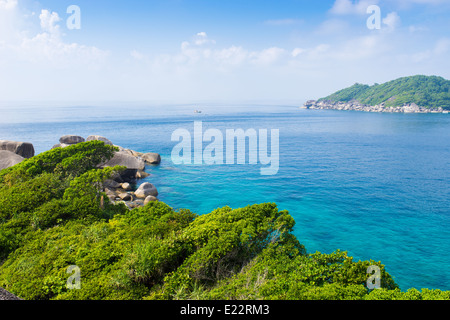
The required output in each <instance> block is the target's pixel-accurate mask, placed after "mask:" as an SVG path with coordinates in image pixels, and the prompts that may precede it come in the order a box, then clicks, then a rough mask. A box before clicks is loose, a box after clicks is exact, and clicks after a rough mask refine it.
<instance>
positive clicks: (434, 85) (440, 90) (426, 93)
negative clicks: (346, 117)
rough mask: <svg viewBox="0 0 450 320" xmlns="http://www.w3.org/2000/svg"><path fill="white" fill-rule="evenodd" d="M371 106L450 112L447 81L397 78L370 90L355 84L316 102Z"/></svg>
mask: <svg viewBox="0 0 450 320" xmlns="http://www.w3.org/2000/svg"><path fill="white" fill-rule="evenodd" d="M351 100H356V101H358V102H359V103H362V104H367V105H371V106H375V105H380V104H382V103H385V105H386V106H387V107H399V106H403V105H404V104H412V103H415V104H417V105H418V106H421V107H425V108H439V107H442V108H443V109H447V110H450V81H449V80H446V79H444V78H442V77H437V76H421V75H418V76H412V77H404V78H399V79H397V80H393V81H390V82H387V83H384V84H375V85H373V86H368V85H363V84H358V83H357V84H355V85H353V86H351V87H350V88H347V89H343V90H340V91H338V92H336V93H334V94H332V95H330V96H328V97H325V98H322V99H320V101H333V102H339V101H340V102H349V101H351Z"/></svg>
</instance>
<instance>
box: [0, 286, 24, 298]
mask: <svg viewBox="0 0 450 320" xmlns="http://www.w3.org/2000/svg"><path fill="white" fill-rule="evenodd" d="M0 300H3V301H7V300H10V301H12V300H22V299H20V298H18V297H16V296H15V295H13V294H12V293H11V292H8V291H6V290H5V289H3V288H0Z"/></svg>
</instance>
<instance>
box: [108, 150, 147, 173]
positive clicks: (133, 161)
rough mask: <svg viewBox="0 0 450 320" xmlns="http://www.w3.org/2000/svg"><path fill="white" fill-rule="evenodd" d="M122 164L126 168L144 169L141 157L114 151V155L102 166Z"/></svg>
mask: <svg viewBox="0 0 450 320" xmlns="http://www.w3.org/2000/svg"><path fill="white" fill-rule="evenodd" d="M115 166H124V167H127V168H128V169H134V170H144V169H145V162H144V161H143V160H141V159H138V158H136V157H133V156H131V155H130V154H128V153H127V152H121V151H119V152H116V153H115V154H114V157H113V158H112V159H111V160H109V161H108V162H106V163H105V164H104V165H103V167H115Z"/></svg>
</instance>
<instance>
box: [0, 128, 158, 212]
mask: <svg viewBox="0 0 450 320" xmlns="http://www.w3.org/2000/svg"><path fill="white" fill-rule="evenodd" d="M94 140H98V141H103V142H104V143H105V144H107V145H111V146H115V147H117V148H118V149H119V151H117V152H116V153H115V154H114V157H113V158H112V159H110V160H109V161H107V162H106V163H103V164H102V165H100V166H99V168H105V167H115V166H124V167H126V170H124V171H123V172H121V173H119V174H116V175H115V176H113V177H112V178H111V179H110V180H107V181H105V182H104V184H103V190H102V191H103V192H104V193H105V194H106V196H107V197H108V199H109V200H110V201H112V202H113V203H119V202H122V203H124V204H125V205H126V206H127V207H128V208H129V209H133V208H137V207H140V206H145V205H146V204H147V203H149V202H151V201H158V198H157V197H158V190H157V189H156V187H155V186H154V185H153V184H151V183H148V182H145V183H140V180H142V179H144V178H147V177H149V176H150V174H149V173H148V172H146V168H147V166H152V165H159V164H160V163H161V156H160V155H159V154H158V153H153V152H152V153H142V152H138V151H134V150H131V149H127V148H123V147H121V146H117V145H115V144H113V143H112V142H111V141H110V140H109V139H107V138H105V137H102V136H98V135H91V136H89V137H87V138H86V139H85V138H83V137H81V136H77V135H65V136H63V137H61V138H60V139H59V143H58V144H55V145H54V146H53V147H52V149H56V148H66V147H69V146H71V145H75V144H78V143H83V142H88V141H94ZM34 155H35V153H34V147H33V144H32V143H29V142H18V141H8V140H0V170H3V169H6V168H9V167H12V166H14V165H16V164H18V163H20V162H22V161H24V160H25V159H29V158H32V157H33V156H34Z"/></svg>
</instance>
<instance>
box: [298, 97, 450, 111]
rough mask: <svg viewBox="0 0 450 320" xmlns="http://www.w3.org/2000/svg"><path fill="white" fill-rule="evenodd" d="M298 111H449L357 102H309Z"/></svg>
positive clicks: (412, 104) (410, 105)
mask: <svg viewBox="0 0 450 320" xmlns="http://www.w3.org/2000/svg"><path fill="white" fill-rule="evenodd" d="M300 109H308V110H340V111H360V112H385V113H442V114H448V113H449V110H444V109H443V108H425V107H420V106H418V105H416V104H415V103H411V104H406V105H403V106H401V107H400V106H398V107H387V106H385V104H384V103H382V104H379V105H375V106H371V105H367V104H361V103H359V102H358V101H349V102H341V101H320V100H309V101H307V102H305V104H304V105H303V106H302V107H300Z"/></svg>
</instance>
